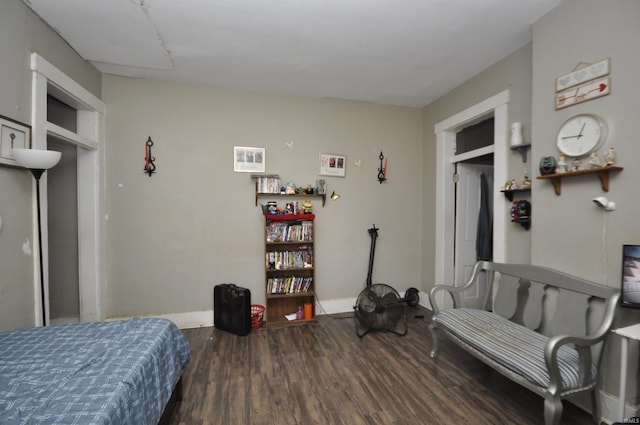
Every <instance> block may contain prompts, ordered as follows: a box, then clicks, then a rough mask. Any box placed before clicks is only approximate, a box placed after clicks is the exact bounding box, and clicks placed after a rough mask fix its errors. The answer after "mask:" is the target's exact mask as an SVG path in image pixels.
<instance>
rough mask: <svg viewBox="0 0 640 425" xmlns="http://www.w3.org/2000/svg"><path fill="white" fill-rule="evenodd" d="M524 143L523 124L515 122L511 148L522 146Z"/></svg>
mask: <svg viewBox="0 0 640 425" xmlns="http://www.w3.org/2000/svg"><path fill="white" fill-rule="evenodd" d="M522 143H523V139H522V123H521V122H514V123H512V124H511V146H520V145H521V144H522Z"/></svg>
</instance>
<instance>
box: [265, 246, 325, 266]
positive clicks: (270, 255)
mask: <svg viewBox="0 0 640 425" xmlns="http://www.w3.org/2000/svg"><path fill="white" fill-rule="evenodd" d="M265 267H266V268H267V269H269V270H287V269H306V268H311V267H313V250H312V249H311V247H309V246H305V245H302V246H299V247H298V249H296V250H294V251H269V252H267V253H266V254H265Z"/></svg>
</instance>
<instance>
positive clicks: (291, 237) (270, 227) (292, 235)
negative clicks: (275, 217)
mask: <svg viewBox="0 0 640 425" xmlns="http://www.w3.org/2000/svg"><path fill="white" fill-rule="evenodd" d="M266 238H267V242H311V241H312V240H313V223H312V222H311V221H301V222H300V223H295V224H290V223H287V222H283V221H271V222H269V223H267V231H266Z"/></svg>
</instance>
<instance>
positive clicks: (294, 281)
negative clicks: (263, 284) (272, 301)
mask: <svg viewBox="0 0 640 425" xmlns="http://www.w3.org/2000/svg"><path fill="white" fill-rule="evenodd" d="M312 281H313V278H311V277H295V276H289V277H272V278H269V279H268V280H267V293H268V294H296V293H300V292H308V291H309V288H310V287H311V282H312Z"/></svg>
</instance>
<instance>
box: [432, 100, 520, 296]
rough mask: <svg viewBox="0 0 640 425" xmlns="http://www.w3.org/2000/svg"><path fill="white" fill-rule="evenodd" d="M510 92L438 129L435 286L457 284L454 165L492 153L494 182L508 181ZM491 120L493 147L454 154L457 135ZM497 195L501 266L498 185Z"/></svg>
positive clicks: (497, 249)
mask: <svg viewBox="0 0 640 425" xmlns="http://www.w3.org/2000/svg"><path fill="white" fill-rule="evenodd" d="M508 106H509V90H504V91H502V92H500V93H498V94H496V95H495V96H492V97H490V98H488V99H486V100H484V101H482V102H480V103H478V104H476V105H474V106H471V107H470V108H467V109H465V110H464V111H462V112H459V113H457V114H456V115H453V116H452V117H449V118H447V119H445V120H443V121H441V122H439V123H437V124H436V125H435V126H434V132H435V134H436V143H437V147H436V155H437V156H436V258H435V280H434V282H435V284H436V285H440V284H448V285H452V284H453V262H454V247H453V235H454V229H455V188H454V181H453V176H454V164H455V163H456V162H459V161H462V160H464V159H467V158H471V157H475V156H478V155H485V154H488V153H492V152H493V155H494V160H493V163H494V182H501V181H506V179H507V177H506V174H507V147H508V131H509V125H508V121H509V107H508ZM490 116H493V118H494V143H493V146H487V147H484V148H480V149H476V150H475V151H472V152H466V153H464V154H461V155H452V154H451V152H454V147H455V142H456V133H457V132H458V131H460V130H462V129H463V128H465V127H468V126H469V125H472V124H475V123H477V122H480V121H482V120H483V119H486V118H488V117H490ZM491 190H492V191H493V211H494V221H493V259H494V261H497V262H501V261H504V260H505V251H506V247H505V231H506V226H505V222H504V220H501V219H499V218H498V219H496V216H498V215H499V212H500V211H502V210H504V201H503V202H502V206H500V205H498V204H499V200H500V198H499V196H497V195H498V190H497V189H496V184H494V187H492V188H491Z"/></svg>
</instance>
